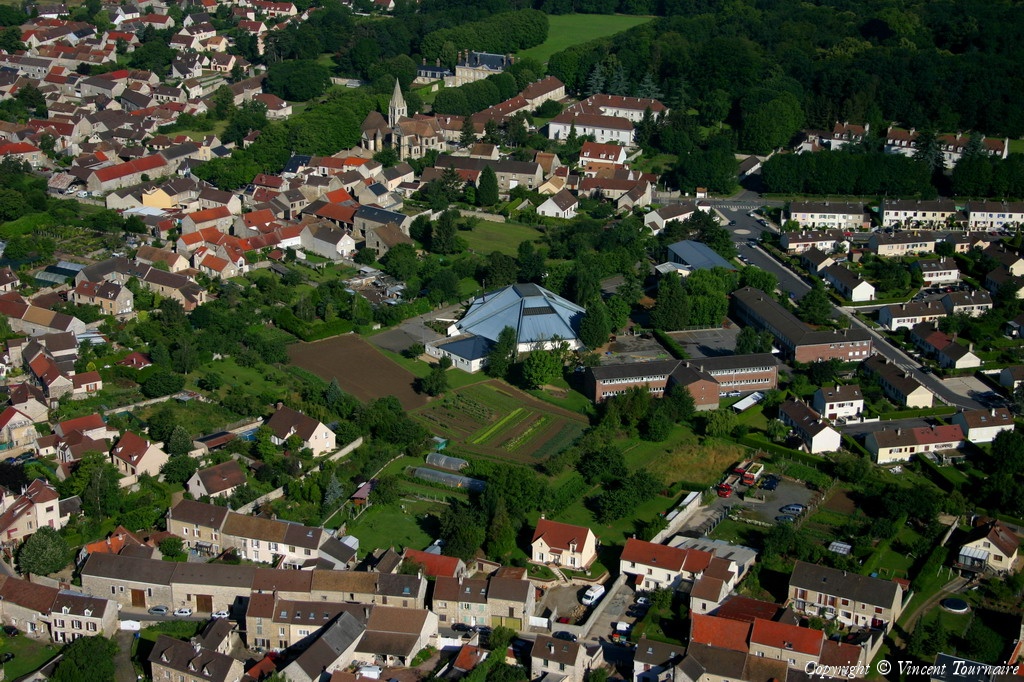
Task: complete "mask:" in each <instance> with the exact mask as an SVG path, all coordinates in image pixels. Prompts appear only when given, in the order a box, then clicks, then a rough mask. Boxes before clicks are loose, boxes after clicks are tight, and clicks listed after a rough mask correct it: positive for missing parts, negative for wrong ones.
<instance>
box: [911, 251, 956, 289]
mask: <svg viewBox="0 0 1024 682" xmlns="http://www.w3.org/2000/svg"><path fill="white" fill-rule="evenodd" d="M910 269H911V270H916V271H918V272H920V273H921V279H922V280H923V281H924V285H925V286H926V287H933V286H936V285H938V284H954V283H956V282H959V281H960V267H959V266H958V265H957V264H956V261H955V260H953V259H952V258H949V257H945V258H924V259H921V260H917V261H914V262H913V263H911V264H910Z"/></svg>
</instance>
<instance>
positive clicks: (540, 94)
mask: <svg viewBox="0 0 1024 682" xmlns="http://www.w3.org/2000/svg"><path fill="white" fill-rule="evenodd" d="M519 94H520V95H522V96H523V99H525V100H526V101H527V102H529V104H530V107H531V108H533V109H536V108H537V107H539V106H540V105H541V104H544V102H547V101H548V100H555V101H556V102H557V101H561V100H562V99H563V98H564V97H565V83H563V82H562V81H560V80H558V79H557V78H555V77H554V76H545V77H544V78H541V79H540V80H538V81H534V82H532V83H530V84H529V85H527V86H526V87H525V88H523V91H522V92H521V93H519Z"/></svg>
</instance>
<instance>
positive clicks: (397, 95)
mask: <svg viewBox="0 0 1024 682" xmlns="http://www.w3.org/2000/svg"><path fill="white" fill-rule="evenodd" d="M408 116H409V107H407V106H406V104H405V98H404V97H402V87H401V86H400V85H399V84H398V79H397V78H396V79H395V92H394V93H393V94H392V95H391V103H390V104H388V126H389V127H391V128H394V127H395V126H397V125H398V121H399V120H400V119H403V118H407V117H408Z"/></svg>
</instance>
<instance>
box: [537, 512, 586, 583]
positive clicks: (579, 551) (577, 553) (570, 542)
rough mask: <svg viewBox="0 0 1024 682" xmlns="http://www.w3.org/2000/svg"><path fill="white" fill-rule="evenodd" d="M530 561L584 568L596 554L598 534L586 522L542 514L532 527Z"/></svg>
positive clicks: (577, 568) (579, 569)
mask: <svg viewBox="0 0 1024 682" xmlns="http://www.w3.org/2000/svg"><path fill="white" fill-rule="evenodd" d="M530 549H531V552H530V561H532V562H533V563H535V564H556V565H558V566H562V567H565V568H570V569H575V570H578V571H582V570H585V569H587V568H588V567H589V566H590V564H592V563H593V562H594V559H596V558H597V538H596V537H595V536H594V532H593V531H592V530H590V529H589V528H585V527H583V526H574V525H571V524H568V523H559V522H557V521H551V520H548V519H544V518H541V519H540V520H539V521H537V527H536V528H535V529H534V531H533V540H532V541H531V543H530Z"/></svg>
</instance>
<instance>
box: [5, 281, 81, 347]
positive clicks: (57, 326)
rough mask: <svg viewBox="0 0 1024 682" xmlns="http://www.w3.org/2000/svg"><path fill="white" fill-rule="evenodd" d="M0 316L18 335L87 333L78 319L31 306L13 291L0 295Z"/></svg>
mask: <svg viewBox="0 0 1024 682" xmlns="http://www.w3.org/2000/svg"><path fill="white" fill-rule="evenodd" d="M0 314H2V315H4V316H5V317H6V318H7V324H9V325H10V326H11V329H12V330H14V331H15V332H16V333H18V334H26V335H28V336H40V335H43V334H53V333H62V332H74V333H75V334H84V333H85V323H84V322H82V321H81V320H80V319H78V318H77V317H73V316H71V315H65V314H64V313H58V312H54V311H52V310H48V309H46V308H40V307H38V306H34V305H31V304H30V303H28V302H27V301H26V300H25V299H24V298H22V297H21V296H19V295H18V294H17V293H15V292H13V291H12V292H10V293H7V294H2V295H0Z"/></svg>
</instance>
